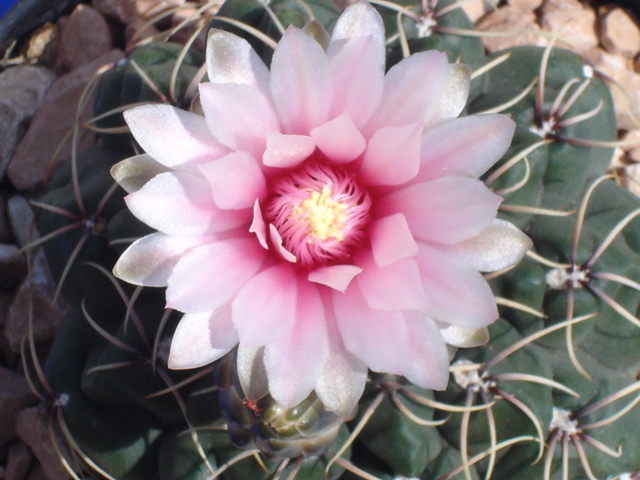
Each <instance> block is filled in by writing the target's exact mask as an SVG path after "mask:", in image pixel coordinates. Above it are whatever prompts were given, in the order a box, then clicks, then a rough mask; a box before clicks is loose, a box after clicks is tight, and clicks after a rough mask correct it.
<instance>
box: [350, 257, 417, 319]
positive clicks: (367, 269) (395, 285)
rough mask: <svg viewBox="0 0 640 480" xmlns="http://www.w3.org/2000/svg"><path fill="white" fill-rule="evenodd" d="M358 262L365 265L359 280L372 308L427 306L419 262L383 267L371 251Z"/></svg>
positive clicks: (400, 261) (408, 308) (410, 259)
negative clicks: (376, 261)
mask: <svg viewBox="0 0 640 480" xmlns="http://www.w3.org/2000/svg"><path fill="white" fill-rule="evenodd" d="M357 264H358V266H360V267H362V273H360V275H358V276H357V277H356V283H357V284H358V287H359V288H360V289H361V290H362V295H363V296H364V298H365V300H366V301H367V305H369V307H371V308H373V309H376V310H385V311H392V310H423V309H424V308H425V306H426V305H427V304H426V297H425V292H424V291H423V290H422V285H421V283H420V272H419V270H418V265H417V264H416V261H415V260H414V259H413V258H404V259H402V260H398V261H396V262H395V263H394V264H392V265H389V266H386V267H379V266H378V265H376V263H375V261H374V260H373V256H372V255H371V254H369V253H367V254H363V255H362V257H361V258H359V259H358V261H357ZM347 293H349V291H347Z"/></svg>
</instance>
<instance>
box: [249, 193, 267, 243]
mask: <svg viewBox="0 0 640 480" xmlns="http://www.w3.org/2000/svg"><path fill="white" fill-rule="evenodd" d="M249 233H255V235H256V237H258V242H260V245H262V248H264V249H265V250H269V245H268V244H267V225H266V224H265V222H264V217H263V216H262V209H261V208H260V200H256V201H255V203H254V204H253V221H252V222H251V225H250V226H249Z"/></svg>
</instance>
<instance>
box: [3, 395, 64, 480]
mask: <svg viewBox="0 0 640 480" xmlns="http://www.w3.org/2000/svg"><path fill="white" fill-rule="evenodd" d="M16 432H17V434H18V436H19V437H20V439H21V440H22V441H23V442H24V443H26V444H27V445H29V447H31V450H33V453H34V454H35V456H36V457H38V461H39V462H40V465H42V471H43V472H44V476H45V478H46V479H47V480H68V479H69V478H70V476H69V474H68V473H67V471H66V470H65V469H64V467H63V466H62V463H61V461H60V457H59V456H58V453H57V452H56V450H55V448H54V447H53V445H52V444H51V437H50V436H49V432H48V431H47V428H46V427H45V426H44V425H43V424H42V422H41V421H40V413H39V412H38V408H37V407H33V408H27V409H25V410H22V411H21V412H19V413H18V415H17V416H16ZM59 442H60V444H61V445H64V444H63V443H62V442H63V440H59Z"/></svg>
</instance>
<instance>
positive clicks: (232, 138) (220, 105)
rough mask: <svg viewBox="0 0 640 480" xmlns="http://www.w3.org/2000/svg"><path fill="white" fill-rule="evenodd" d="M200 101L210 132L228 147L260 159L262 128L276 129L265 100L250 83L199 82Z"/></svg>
mask: <svg viewBox="0 0 640 480" xmlns="http://www.w3.org/2000/svg"><path fill="white" fill-rule="evenodd" d="M200 101H201V102H202V108H203V110H204V112H205V114H206V120H207V125H209V128H210V129H211V133H212V134H213V136H214V137H215V138H216V140H218V141H219V142H220V143H221V144H223V145H225V146H227V147H229V148H230V149H231V150H245V151H247V152H249V153H251V155H253V156H255V157H256V158H260V157H261V156H262V154H263V153H264V149H265V147H266V142H265V136H264V135H265V131H267V130H275V131H277V130H280V125H279V124H278V118H277V117H276V114H275V112H274V110H273V107H272V106H271V104H270V103H269V100H268V99H267V98H266V97H265V96H264V94H262V93H261V92H260V91H259V90H257V89H256V88H253V87H251V86H248V85H239V84H234V83H224V84H215V83H205V84H200Z"/></svg>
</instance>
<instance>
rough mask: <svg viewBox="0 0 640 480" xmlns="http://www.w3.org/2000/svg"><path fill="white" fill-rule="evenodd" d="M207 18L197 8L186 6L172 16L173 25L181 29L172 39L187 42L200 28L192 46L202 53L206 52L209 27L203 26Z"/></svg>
mask: <svg viewBox="0 0 640 480" xmlns="http://www.w3.org/2000/svg"><path fill="white" fill-rule="evenodd" d="M204 24H205V20H204V18H203V17H202V16H200V15H199V14H198V11H197V9H195V8H185V9H181V10H179V11H177V12H176V13H174V14H173V15H172V16H171V26H172V28H173V27H178V26H180V29H179V30H177V31H176V33H175V34H174V35H173V37H172V40H173V41H176V42H178V43H186V42H188V41H190V39H191V37H192V36H193V35H194V34H196V31H198V30H199V33H198V34H197V37H196V39H195V40H194V41H193V43H192V47H193V48H194V49H195V50H196V51H199V52H201V53H204V50H205V47H206V45H207V29H206V28H202V26H203V25H204Z"/></svg>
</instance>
